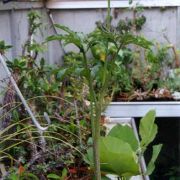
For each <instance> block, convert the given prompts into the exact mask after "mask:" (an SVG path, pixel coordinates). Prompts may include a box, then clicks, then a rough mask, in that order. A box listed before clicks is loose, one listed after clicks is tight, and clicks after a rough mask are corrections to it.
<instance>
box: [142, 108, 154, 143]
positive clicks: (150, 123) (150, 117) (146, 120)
mask: <svg viewBox="0 0 180 180" xmlns="http://www.w3.org/2000/svg"><path fill="white" fill-rule="evenodd" d="M155 115H156V112H155V110H150V111H149V112H148V113H147V114H146V115H145V116H144V117H143V118H142V119H141V121H140V126H139V133H140V136H141V143H140V145H141V147H146V146H148V145H149V143H151V142H152V141H153V140H154V138H155V136H156V134H157V125H156V124H155V123H154V121H155Z"/></svg>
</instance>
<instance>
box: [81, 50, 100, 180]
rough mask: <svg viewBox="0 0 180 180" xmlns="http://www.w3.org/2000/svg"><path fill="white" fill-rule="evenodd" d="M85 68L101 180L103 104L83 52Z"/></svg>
mask: <svg viewBox="0 0 180 180" xmlns="http://www.w3.org/2000/svg"><path fill="white" fill-rule="evenodd" d="M82 53H83V57H84V58H83V59H84V66H85V69H86V73H87V74H86V79H87V81H88V85H89V93H90V102H91V111H90V112H91V127H92V138H93V157H94V168H95V178H96V180H101V169H100V154H99V152H100V148H99V139H100V118H101V104H99V103H98V101H97V98H96V94H95V91H94V88H93V81H92V77H91V72H90V70H89V68H88V63H87V57H86V53H85V52H84V51H82Z"/></svg>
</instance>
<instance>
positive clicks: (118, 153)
mask: <svg viewBox="0 0 180 180" xmlns="http://www.w3.org/2000/svg"><path fill="white" fill-rule="evenodd" d="M100 162H101V170H102V171H104V172H107V173H110V174H111V173H112V174H117V175H119V176H132V175H137V174H139V166H138V163H137V156H136V154H135V152H134V151H133V150H132V148H131V146H130V145H129V144H128V143H126V142H124V141H122V140H120V139H118V138H116V137H111V136H107V137H102V138H101V140H100Z"/></svg>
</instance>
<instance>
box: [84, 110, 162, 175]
mask: <svg viewBox="0 0 180 180" xmlns="http://www.w3.org/2000/svg"><path fill="white" fill-rule="evenodd" d="M154 120H155V111H154V110H151V111H149V112H148V113H147V114H146V115H145V116H144V117H143V118H142V119H141V121H140V127H139V132H140V136H141V141H140V143H138V140H137V138H136V137H135V134H134V132H133V129H132V127H130V126H128V125H125V126H123V125H116V126H115V127H113V128H112V129H111V131H110V132H109V133H108V135H107V136H106V137H101V139H100V163H101V171H102V173H107V174H116V175H119V176H120V177H125V178H130V177H131V176H135V175H140V174H141V173H142V172H141V171H140V166H139V163H138V162H139V160H140V159H141V156H142V155H143V154H144V151H145V147H147V146H148V145H149V143H150V142H152V141H153V140H154V138H155V135H156V133H154V130H153V128H154V127H156V125H155V123H154ZM155 129H156V128H155ZM156 130H157V129H156ZM161 148H162V145H161V144H159V145H155V146H153V152H152V158H151V160H150V161H149V164H148V167H147V172H145V173H146V174H148V175H150V174H151V173H152V172H153V170H154V168H155V161H156V159H157V157H158V155H159V153H160V150H161ZM86 161H87V163H89V164H90V165H91V166H92V167H94V165H93V156H92V148H90V149H89V150H88V151H87V156H86Z"/></svg>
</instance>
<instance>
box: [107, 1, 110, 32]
mask: <svg viewBox="0 0 180 180" xmlns="http://www.w3.org/2000/svg"><path fill="white" fill-rule="evenodd" d="M107 13H108V14H107V28H108V30H110V28H111V0H108V10H107Z"/></svg>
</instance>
